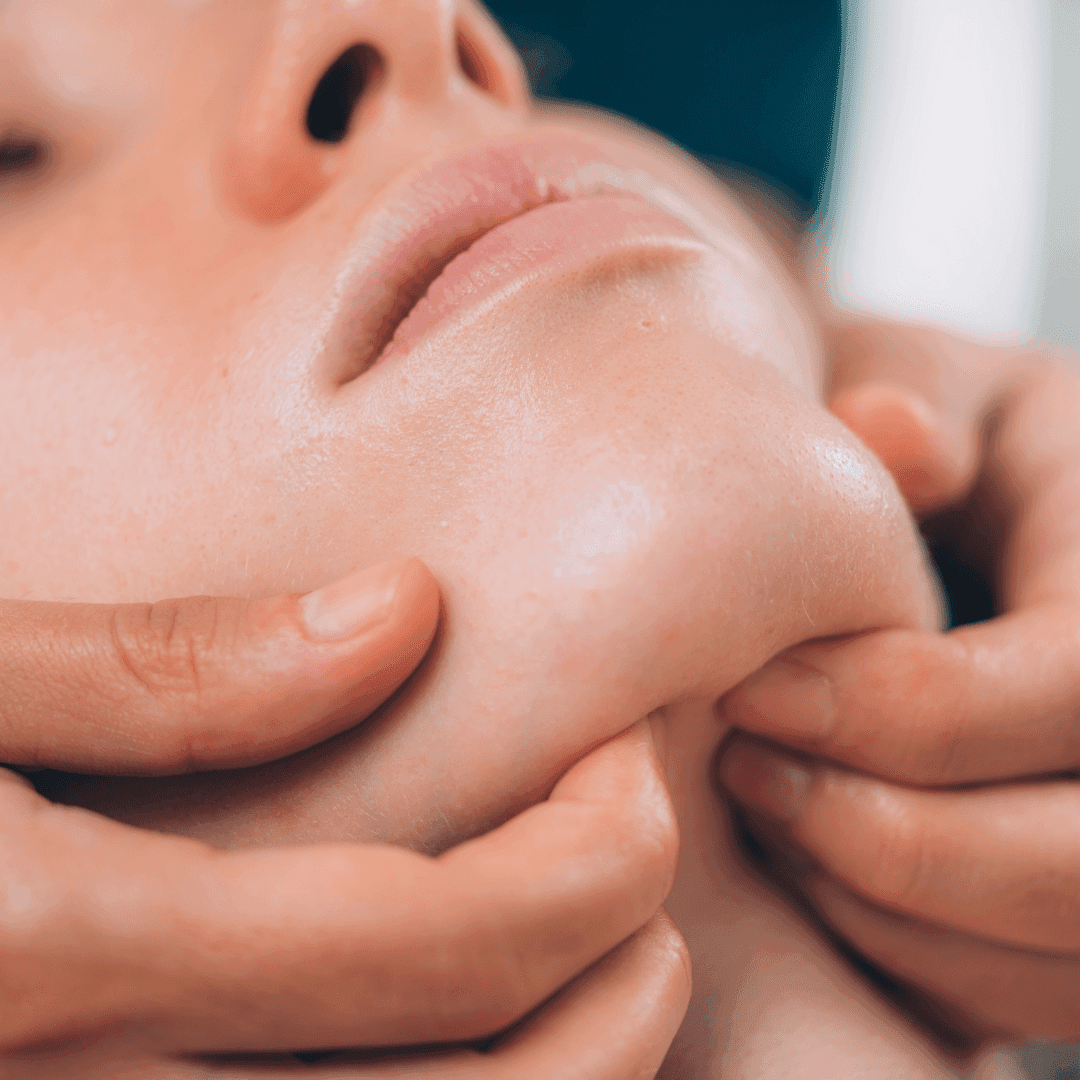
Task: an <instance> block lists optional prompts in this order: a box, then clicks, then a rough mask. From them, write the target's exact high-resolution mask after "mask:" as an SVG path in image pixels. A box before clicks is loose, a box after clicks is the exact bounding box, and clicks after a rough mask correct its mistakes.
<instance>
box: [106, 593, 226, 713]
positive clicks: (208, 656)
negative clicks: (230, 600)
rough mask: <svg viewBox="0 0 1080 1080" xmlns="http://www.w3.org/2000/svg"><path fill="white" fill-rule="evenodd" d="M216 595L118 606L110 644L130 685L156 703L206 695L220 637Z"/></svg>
mask: <svg viewBox="0 0 1080 1080" xmlns="http://www.w3.org/2000/svg"><path fill="white" fill-rule="evenodd" d="M218 615H219V613H218V604H217V602H216V601H215V600H214V599H213V598H211V597H194V598H190V599H185V600H163V601H161V602H159V603H155V604H132V605H124V606H121V607H118V608H114V609H113V612H112V614H111V616H110V626H109V631H110V633H109V640H110V644H111V647H112V651H113V658H114V659H115V661H116V663H117V665H118V667H119V668H120V670H121V671H122V672H123V673H124V675H125V676H126V678H127V680H128V682H129V684H131V685H133V686H134V687H136V688H137V690H138V691H139V692H140V694H142V695H148V696H150V697H151V698H154V699H161V698H174V697H180V698H183V699H188V700H189V701H190V702H192V703H195V702H197V701H198V700H199V698H200V697H201V696H202V693H203V689H204V686H205V684H206V682H207V680H208V677H209V674H210V669H211V667H212V664H213V656H214V651H215V644H216V640H217V637H218V634H219V617H218Z"/></svg>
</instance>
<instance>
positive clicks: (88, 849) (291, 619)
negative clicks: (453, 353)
mask: <svg viewBox="0 0 1080 1080" xmlns="http://www.w3.org/2000/svg"><path fill="white" fill-rule="evenodd" d="M438 611H439V594H438V588H437V586H436V584H435V581H434V579H433V578H432V577H431V575H430V573H429V572H428V571H427V570H426V568H425V567H424V566H423V564H422V563H420V562H419V561H417V560H415V559H414V560H406V561H404V562H400V563H393V564H387V565H385V566H382V567H376V568H373V569H371V570H368V571H365V572H362V573H359V574H357V575H354V576H353V577H351V578H348V579H346V580H345V581H343V582H339V583H337V584H335V585H333V586H330V587H329V588H328V589H326V590H322V591H320V592H319V593H312V594H309V595H308V596H306V597H303V598H301V597H296V596H286V597H278V598H275V599H272V600H266V601H258V602H243V601H238V600H222V599H205V598H203V599H194V600H181V601H168V602H165V603H163V604H156V605H152V606H141V605H126V606H121V607H105V606H96V605H78V606H76V605H59V604H29V603H22V604H20V603H3V604H0V658H2V663H3V672H4V677H3V680H2V681H0V756H2V757H3V759H4V760H5V761H7V762H8V763H9V764H11V765H13V766H16V767H17V768H18V769H19V770H20V771H14V770H8V769H0V850H2V856H0V859H2V865H3V890H2V891H0V955H2V956H3V964H2V965H0V1073H3V1074H4V1075H9V1073H8V1072H7V1071H6V1070H5V1066H7V1068H9V1069H11V1070H13V1071H12V1072H11V1073H10V1075H15V1072H14V1070H17V1075H19V1076H20V1077H25V1078H27V1080H30V1078H32V1077H42V1078H45V1077H48V1078H50V1080H51V1078H53V1077H57V1076H68V1075H78V1076H91V1075H104V1071H103V1070H108V1075H109V1076H110V1077H120V1076H121V1075H127V1074H128V1073H127V1072H125V1071H124V1070H125V1069H126V1070H128V1072H130V1075H131V1076H132V1077H139V1078H140V1080H142V1078H145V1077H148V1076H151V1075H152V1076H154V1077H155V1078H158V1077H160V1078H163V1080H164V1078H168V1080H181V1078H188V1077H191V1078H192V1080H194V1078H195V1077H197V1076H203V1075H205V1067H204V1065H201V1064H200V1062H199V1060H198V1059H199V1058H200V1057H201V1056H205V1055H208V1054H212V1055H220V1054H223V1053H224V1054H226V1055H230V1054H231V1055H232V1056H231V1057H227V1058H226V1059H224V1060H223V1059H220V1058H218V1060H217V1062H216V1066H215V1072H214V1075H215V1076H221V1077H222V1078H223V1080H227V1078H234V1080H239V1078H243V1080H251V1078H255V1077H263V1076H274V1075H280V1070H281V1068H282V1067H283V1066H284V1067H286V1069H287V1062H289V1061H291V1062H292V1063H293V1066H294V1067H295V1064H296V1060H297V1059H296V1057H295V1056H294V1055H293V1054H292V1053H290V1051H296V1050H301V1051H318V1050H319V1049H320V1048H323V1047H340V1046H354V1047H386V1046H394V1045H403V1044H438V1043H447V1044H449V1043H459V1044H460V1043H463V1042H467V1041H468V1040H477V1039H481V1038H484V1037H487V1036H490V1035H491V1033H492V1032H496V1031H502V1030H505V1029H506V1028H507V1027H508V1026H509V1025H511V1024H513V1023H515V1022H516V1021H519V1020H520V1019H521V1018H522V1017H524V1016H526V1014H529V1013H531V1012H532V1011H533V1010H534V1009H535V1007H536V1006H538V1005H540V1004H541V1003H542V1002H546V1004H545V1005H544V1006H543V1008H541V1009H540V1010H539V1011H537V1012H533V1013H532V1015H531V1016H529V1018H528V1020H527V1021H526V1022H525V1023H524V1024H519V1025H518V1026H517V1027H516V1028H515V1029H514V1030H513V1031H512V1032H510V1033H509V1034H507V1035H504V1036H503V1037H502V1038H500V1039H499V1040H498V1041H497V1042H496V1043H495V1044H494V1045H488V1046H485V1047H484V1052H483V1053H481V1052H478V1051H474V1050H469V1049H463V1048H461V1046H460V1045H459V1046H457V1047H454V1048H452V1049H446V1050H435V1051H432V1052H431V1053H429V1054H427V1055H425V1056H423V1057H422V1058H421V1059H419V1060H418V1059H417V1058H415V1057H413V1058H411V1059H410V1060H409V1061H408V1062H402V1061H401V1060H398V1061H396V1062H395V1061H393V1060H385V1056H384V1060H382V1061H372V1060H368V1061H366V1062H365V1063H363V1064H359V1063H356V1062H355V1061H354V1062H352V1063H350V1062H349V1061H348V1060H347V1057H345V1056H341V1055H332V1056H331V1060H329V1061H328V1062H327V1064H326V1065H325V1067H324V1070H323V1071H321V1072H320V1075H327V1076H335V1077H341V1078H345V1077H352V1076H360V1075H362V1076H364V1077H369V1078H373V1080H374V1078H377V1077H394V1076H401V1075H404V1074H407V1075H410V1076H414V1075H417V1074H418V1073H419V1072H421V1071H422V1072H424V1074H425V1075H427V1074H428V1070H430V1071H431V1073H433V1074H436V1075H438V1076H440V1077H455V1076H460V1077H462V1078H464V1077H469V1078H470V1080H472V1078H483V1077H492V1078H495V1077H514V1078H526V1077H536V1078H537V1080H548V1078H549V1077H552V1076H561V1075H568V1074H569V1073H570V1072H574V1074H575V1075H580V1076H582V1077H589V1078H595V1080H626V1078H630V1077H639V1076H642V1077H643V1076H652V1075H653V1074H654V1073H655V1071H656V1069H658V1068H659V1066H660V1063H661V1061H662V1059H663V1056H664V1054H665V1052H666V1050H667V1047H668V1044H669V1043H670V1041H671V1039H672V1037H673V1036H674V1034H675V1031H676V1029H677V1027H678V1025H679V1023H680V1021H681V1019H682V1014H683V1012H684V1010H685V1008H686V1003H687V1001H688V999H689V993H690V979H689V965H688V961H687V957H686V952H685V947H684V945H683V943H682V939H681V938H680V937H679V935H678V933H677V931H676V930H675V928H674V926H673V925H672V924H671V923H670V921H669V920H668V919H667V917H666V915H665V914H664V913H663V911H662V910H661V909H660V905H661V904H662V902H663V900H664V898H665V896H666V895H667V892H668V890H669V888H670V886H671V881H672V878H673V876H674V870H675V861H676V855H677V847H678V840H677V829H676V824H675V818H674V813H673V810H672V806H671V803H670V799H669V796H668V792H667V785H666V780H665V776H664V766H663V763H662V744H658V743H657V741H656V740H657V739H659V738H662V734H663V732H662V728H657V730H656V732H655V733H654V730H653V728H652V726H651V725H650V724H649V723H648V722H641V723H639V724H637V725H635V726H634V727H633V728H631V729H630V730H629V731H627V732H625V733H624V734H622V735H621V736H619V737H618V738H616V739H613V740H611V741H610V742H608V743H607V744H605V745H603V746H601V747H600V748H598V749H597V750H595V751H594V752H593V753H591V754H590V755H589V756H588V757H586V758H584V759H583V760H581V761H580V762H578V763H577V764H576V765H575V766H574V767H573V768H571V769H570V770H569V771H568V772H567V773H566V774H565V775H564V776H563V777H562V779H561V780H560V781H559V782H558V784H557V785H556V787H555V789H554V790H553V792H552V794H551V796H550V797H549V799H548V800H547V801H546V802H543V803H540V804H539V805H537V806H534V807H532V808H531V809H530V810H527V811H526V812H524V813H523V814H521V815H520V816H519V817H517V818H515V819H513V820H511V821H509V822H507V823H506V824H505V825H503V826H502V827H500V828H498V829H495V830H494V831H493V832H491V833H489V834H488V835H486V836H483V837H480V838H478V839H475V840H472V841H469V842H467V843H464V844H461V845H460V846H458V847H456V848H453V849H452V850H450V851H448V852H446V853H444V854H443V855H441V856H439V857H437V858H429V857H427V856H424V855H420V854H417V853H415V852H411V851H408V850H405V849H402V848H394V847H389V846H377V845H360V844H325V845H319V846H310V847H294V848H282V849H269V850H258V851H246V852H245V851H241V852H222V851H218V850H214V849H212V848H210V847H209V846H207V845H205V844H202V843H199V842H196V841H193V840H189V839H182V838H179V837H171V836H164V835H159V834H152V833H147V832H144V831H141V830H138V829H135V828H131V827H129V826H125V825H121V824H118V823H116V822H113V821H109V820H107V819H105V818H102V817H100V816H98V815H95V814H91V813H89V812H87V811H84V810H80V809H75V808H70V807H64V806H56V805H53V804H50V803H48V802H47V801H46V800H44V799H42V798H41V797H40V796H39V795H38V794H37V792H36V791H35V789H34V787H33V786H32V784H31V783H30V780H29V779H28V778H27V776H25V775H23V774H22V773H23V772H25V771H30V770H34V769H40V768H47V767H51V768H62V769H65V770H75V771H84V772H93V773H124V774H132V773H136V774H139V773H141V774H164V773H178V772H183V771H189V770H205V769H215V768H232V767H237V766H241V765H250V764H256V763H259V762H263V761H267V760H273V759H276V758H278V757H281V756H283V755H285V754H288V753H292V752H294V751H296V750H299V749H301V748H303V747H305V746H308V745H311V744H314V743H317V742H320V741H322V740H323V739H326V738H328V737H330V736H331V735H333V734H335V733H336V732H337V731H340V730H343V729H345V728H347V727H351V726H352V725H353V724H354V723H355V722H356V721H357V719H358V718H361V717H363V716H365V715H367V714H368V713H369V712H371V711H372V709H374V708H375V707H376V706H377V705H378V704H380V703H381V702H382V701H383V700H385V699H386V698H387V697H388V696H389V695H390V693H392V692H393V690H394V689H395V688H396V687H397V686H398V685H399V684H400V682H401V681H402V680H403V679H404V678H405V677H406V676H407V675H408V674H409V672H410V671H411V670H412V669H413V668H414V667H415V666H416V664H417V663H418V662H419V660H420V658H421V657H422V656H423V655H424V653H425V652H426V650H427V647H428V645H429V644H430V642H431V639H432V636H433V634H434V631H435V627H436V623H437V621H438ZM585 969H588V970H585ZM583 971H584V974H580V973H581V972H583ZM567 983H569V985H568V986H567V985H566V984H567ZM560 987H563V989H562V990H561V991H560ZM557 992H558V993H557ZM552 995H555V996H554V997H552ZM549 999H550V1000H549ZM237 1051H240V1052H243V1053H246V1054H247V1055H249V1058H248V1059H247V1060H243V1059H240V1058H237V1057H236V1056H235V1052H237ZM253 1054H254V1055H257V1056H258V1058H259V1060H257V1061H253V1060H251V1059H250V1056H251V1055H253Z"/></svg>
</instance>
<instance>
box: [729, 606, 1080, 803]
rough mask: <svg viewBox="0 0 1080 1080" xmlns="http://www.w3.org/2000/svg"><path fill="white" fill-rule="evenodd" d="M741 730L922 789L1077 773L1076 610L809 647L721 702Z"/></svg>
mask: <svg viewBox="0 0 1080 1080" xmlns="http://www.w3.org/2000/svg"><path fill="white" fill-rule="evenodd" d="M724 710H725V714H726V716H727V717H728V719H730V720H731V722H732V723H733V724H734V725H735V726H736V727H739V728H741V729H743V730H744V731H749V732H753V733H755V734H758V735H763V736H765V737H766V738H770V739H774V740H776V741H778V742H783V743H787V744H789V745H792V746H797V747H799V748H801V749H805V750H807V751H809V752H811V753H814V754H819V755H821V756H824V757H828V758H832V759H834V760H836V761H840V762H843V763H844V764H847V765H850V766H852V767H854V768H857V769H861V770H863V771H865V772H870V773H875V774H877V775H879V776H883V777H886V778H888V779H891V780H897V781H901V782H904V783H908V784H917V785H927V786H929V785H946V784H958V783H975V782H985V781H993V780H1003V779H1010V778H1015V777H1021V776H1036V775H1040V774H1046V773H1060V772H1066V771H1070V770H1073V769H1076V768H1080V610H1078V608H1077V607H1076V606H1075V605H1073V604H1072V603H1070V602H1061V603H1055V604H1046V605H1042V606H1039V607H1033V608H1027V609H1023V610H1019V611H1015V612H1012V613H1010V614H1007V615H1003V616H1001V617H1000V618H997V619H993V620H990V621H989V622H985V623H978V624H975V625H972V626H965V627H961V628H960V629H957V630H954V631H952V632H950V633H948V634H933V633H923V632H919V631H907V630H882V631H876V632H873V633H868V634H863V635H861V636H858V637H855V638H846V639H840V640H836V641H820V642H812V643H810V644H806V645H800V646H798V647H796V648H794V649H791V650H789V651H788V652H787V653H784V654H783V655H782V656H780V657H778V658H776V659H775V660H773V661H771V662H770V663H769V664H766V665H765V667H763V668H762V669H761V670H760V671H759V672H757V673H756V674H755V675H752V676H751V677H750V678H749V679H747V680H746V681H745V682H744V683H742V684H741V685H740V686H738V687H737V688H736V689H735V690H733V691H732V692H731V693H730V694H729V695H728V696H727V698H725V701H724Z"/></svg>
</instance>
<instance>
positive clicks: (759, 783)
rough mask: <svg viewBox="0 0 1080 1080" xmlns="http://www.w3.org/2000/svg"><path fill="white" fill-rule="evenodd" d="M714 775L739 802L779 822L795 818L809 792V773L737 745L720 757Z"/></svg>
mask: <svg viewBox="0 0 1080 1080" xmlns="http://www.w3.org/2000/svg"><path fill="white" fill-rule="evenodd" d="M718 772H719V777H720V781H721V783H722V784H723V785H724V786H725V787H726V788H727V789H728V790H729V791H730V792H731V793H732V795H734V796H735V797H736V799H738V801H739V802H741V803H745V804H746V805H747V806H751V807H754V808H756V809H758V810H763V811H764V812H765V813H766V814H770V815H771V816H772V817H775V818H779V819H780V820H781V821H791V820H793V819H794V818H795V817H797V816H798V814H799V813H800V811H801V810H802V808H803V805H804V803H805V802H806V795H807V792H808V791H809V790H810V781H811V776H810V770H809V769H807V768H805V767H804V766H803V765H802V764H800V763H799V762H797V761H795V760H794V759H792V758H785V757H781V756H780V755H779V754H773V753H771V752H769V751H768V750H765V749H764V748H763V747H760V746H756V745H753V744H749V743H745V742H741V741H736V742H735V743H733V744H732V746H731V748H730V749H729V750H728V751H727V753H726V754H725V755H724V756H723V758H722V759H721V761H720V766H719V770H718Z"/></svg>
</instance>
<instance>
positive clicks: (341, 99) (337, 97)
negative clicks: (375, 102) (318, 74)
mask: <svg viewBox="0 0 1080 1080" xmlns="http://www.w3.org/2000/svg"><path fill="white" fill-rule="evenodd" d="M381 68H382V59H381V57H380V56H379V54H378V53H377V52H376V51H375V49H373V48H372V47H371V46H370V45H353V46H352V48H350V49H346V50H345V51H344V52H343V53H342V54H341V55H340V56H339V57H338V58H337V59H336V60H335V61H334V62H333V63H332V64H331V65H330V66H329V67H328V68H327V69H326V73H325V74H324V75H323V77H322V78H321V79H320V80H319V83H318V85H317V86H316V87H315V90H314V92H313V93H312V95H311V102H310V104H309V105H308V111H307V130H308V134H309V135H310V136H311V137H312V138H313V139H317V140H318V141H319V142H329V143H336V142H341V140H342V139H344V138H345V136H346V135H347V134H348V133H349V122H350V121H351V120H352V115H353V111H354V109H355V108H356V103H357V102H358V101H359V100H360V95H361V94H363V93H364V91H365V89H367V88H368V87H369V86H370V84H371V83H372V82H373V81H374V79H375V78H376V76H377V75H378V73H379V71H380V70H381Z"/></svg>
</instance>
